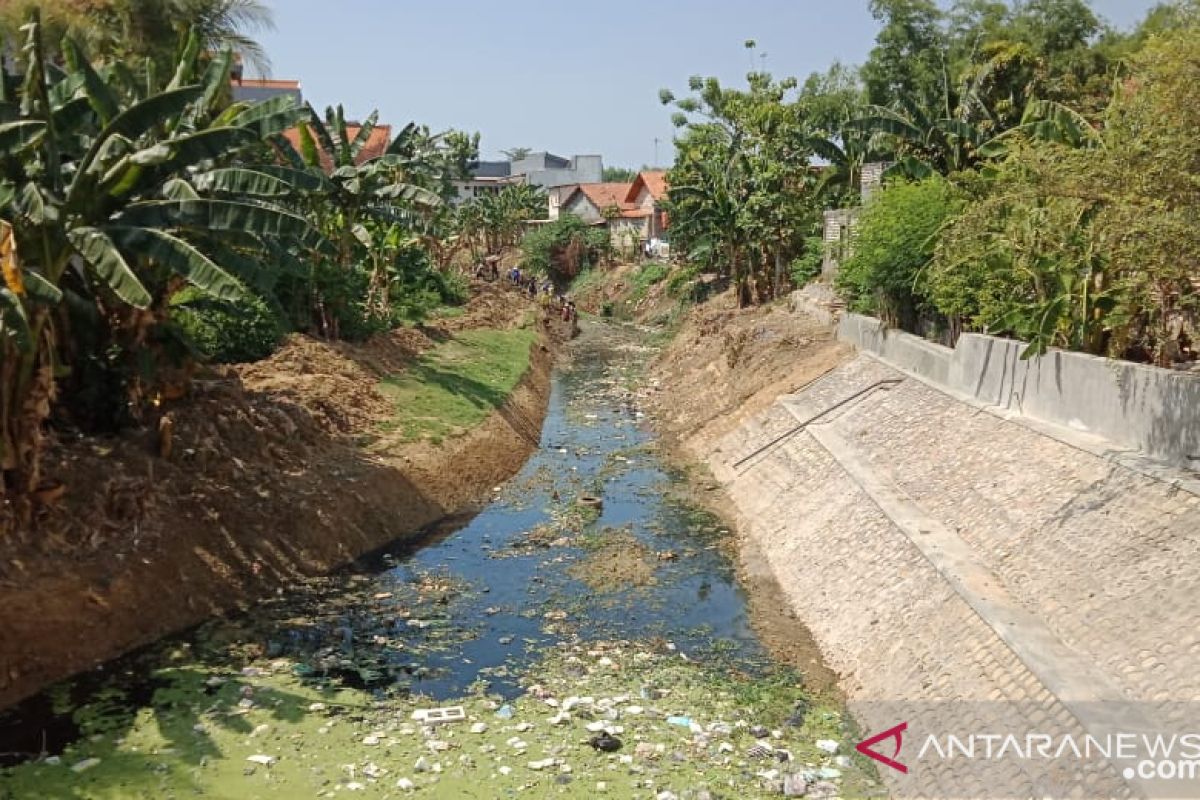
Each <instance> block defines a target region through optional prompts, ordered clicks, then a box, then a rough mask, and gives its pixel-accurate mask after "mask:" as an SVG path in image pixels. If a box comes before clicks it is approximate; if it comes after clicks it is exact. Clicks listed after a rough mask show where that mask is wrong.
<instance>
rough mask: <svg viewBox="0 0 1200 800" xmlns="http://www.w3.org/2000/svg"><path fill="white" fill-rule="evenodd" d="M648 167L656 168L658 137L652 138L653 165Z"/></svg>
mask: <svg viewBox="0 0 1200 800" xmlns="http://www.w3.org/2000/svg"><path fill="white" fill-rule="evenodd" d="M650 166H652V167H657V166H658V137H657V136H655V137H654V163H652V164H651V165H650Z"/></svg>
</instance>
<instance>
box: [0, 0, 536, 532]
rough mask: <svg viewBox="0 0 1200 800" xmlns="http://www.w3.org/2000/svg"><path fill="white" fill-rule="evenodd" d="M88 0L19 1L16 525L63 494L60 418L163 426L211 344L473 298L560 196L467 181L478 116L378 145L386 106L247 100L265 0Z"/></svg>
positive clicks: (260, 342)
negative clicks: (487, 265)
mask: <svg viewBox="0 0 1200 800" xmlns="http://www.w3.org/2000/svg"><path fill="white" fill-rule="evenodd" d="M90 5H94V6H95V8H94V9H91V10H90V11H89V12H88V13H86V14H85V13H82V12H81V11H80V9H79V7H78V4H72V3H48V4H42V3H17V4H13V5H10V6H6V7H5V9H4V10H3V11H2V12H0V34H2V35H3V36H4V37H5V39H6V40H7V41H9V42H10V43H11V46H10V47H9V48H8V53H9V55H8V56H6V57H5V61H4V69H3V70H0V263H2V265H3V276H4V281H3V284H2V285H0V377H2V380H0V386H2V389H0V471H2V475H3V479H2V480H0V500H3V504H2V505H3V511H2V512H0V515H2V516H3V522H4V525H5V527H8V526H11V525H17V526H28V525H29V524H30V523H31V522H32V521H33V520H34V518H35V516H36V512H37V509H38V508H39V507H40V506H41V505H43V504H45V503H47V502H53V500H54V499H55V498H56V497H57V496H58V495H59V494H61V487H59V486H58V485H57V483H56V480H55V477H54V476H53V475H47V474H44V472H43V470H42V468H41V458H40V457H41V454H42V452H43V450H44V449H45V446H46V442H47V440H48V437H53V436H62V435H76V434H97V433H99V434H106V433H112V432H116V431H120V430H122V429H125V428H129V427H144V428H148V429H152V428H153V427H154V426H156V425H157V424H159V420H160V418H161V416H162V413H163V411H164V404H166V403H169V402H171V401H173V400H176V399H178V398H180V397H182V396H183V395H184V394H186V393H187V391H188V387H189V384H190V382H191V380H192V378H193V377H194V376H195V375H196V371H197V367H198V365H200V364H203V363H204V362H205V361H209V360H217V361H222V362H236V361H252V360H257V359H260V358H264V357H266V356H268V355H270V354H271V353H272V352H273V351H274V350H275V349H276V347H277V346H278V345H279V344H280V342H281V341H282V340H283V338H284V336H285V335H286V334H287V333H288V332H291V331H298V332H302V333H307V334H309V335H313V336H316V337H319V338H322V339H326V340H339V339H345V340H362V339H366V338H367V337H369V336H371V335H373V334H376V333H380V332H385V331H388V330H389V329H392V328H395V327H397V326H402V325H405V324H409V323H411V322H413V321H419V320H420V319H421V318H422V317H423V316H425V315H426V314H427V313H429V312H430V311H431V310H433V309H435V308H438V307H441V306H445V305H454V304H459V303H461V302H463V301H464V300H465V299H466V294H467V288H466V286H467V277H466V276H467V269H466V267H465V266H464V265H465V263H466V262H465V259H467V258H468V256H470V257H474V258H478V257H481V256H482V255H484V254H487V253H496V252H499V251H500V250H502V249H503V248H505V247H509V246H512V245H513V244H514V243H515V242H516V240H517V238H518V236H519V233H520V226H521V221H522V220H523V219H525V218H527V217H529V216H531V215H533V214H534V213H535V211H537V210H538V209H540V208H541V207H543V206H544V202H545V201H544V196H542V195H540V194H539V193H537V192H536V191H534V190H532V189H530V188H529V187H513V188H512V189H511V190H506V191H505V192H502V193H500V194H499V195H495V196H489V197H484V198H480V199H479V200H477V201H473V202H468V203H464V204H462V205H460V206H454V205H453V204H452V203H451V202H450V200H451V198H452V195H453V192H454V186H453V181H454V180H455V179H457V178H460V177H462V176H463V175H464V174H465V172H466V169H467V165H468V164H469V163H470V162H471V161H472V160H473V159H475V158H477V156H478V142H479V137H478V134H468V133H465V132H460V131H446V132H443V133H435V132H433V131H431V130H430V129H429V128H428V127H425V126H422V125H418V124H415V123H411V124H408V125H406V126H404V127H402V128H400V129H399V130H398V132H396V133H395V134H394V135H393V136H391V138H390V139H389V141H388V142H387V143H386V148H385V149H384V150H383V152H381V153H378V154H376V153H374V152H365V151H364V149H365V147H366V145H367V143H368V141H369V140H370V139H371V137H372V135H373V133H375V132H376V129H377V128H378V127H379V125H380V123H379V120H378V115H377V114H374V113H373V114H371V115H369V116H368V117H367V118H366V119H365V120H363V121H361V122H353V121H351V120H348V119H347V118H346V115H345V113H344V111H343V110H342V108H341V107H331V108H328V109H326V110H325V111H324V112H321V113H319V112H317V111H316V110H315V109H313V108H312V107H311V106H298V105H297V104H296V102H295V101H294V100H293V99H292V98H291V97H277V98H273V99H270V100H267V101H264V102H258V103H250V102H235V101H234V99H233V98H232V96H231V91H230V75H231V72H232V71H233V70H234V69H240V63H241V59H242V58H246V59H249V60H256V59H257V60H259V61H262V60H264V59H265V55H264V54H263V53H262V51H261V48H259V47H258V46H257V45H256V44H255V42H254V41H253V39H251V38H250V36H249V33H252V32H253V31H254V30H257V29H258V28H261V27H262V26H265V25H269V23H270V14H269V12H268V11H267V10H266V9H265V8H264V7H263V6H261V5H260V4H258V3H254V2H243V1H242V0H195V2H180V3H150V4H144V3H139V4H127V3H122V2H116V1H115V0H114V1H113V2H97V3H93V4H90ZM43 16H44V18H43ZM147 31H151V32H154V33H155V35H154V36H149V35H147V36H142V35H141V33H145V32H147ZM139 32H140V33H139ZM135 34H137V35H135ZM85 45H86V46H85Z"/></svg>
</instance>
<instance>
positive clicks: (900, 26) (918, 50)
mask: <svg viewBox="0 0 1200 800" xmlns="http://www.w3.org/2000/svg"><path fill="white" fill-rule="evenodd" d="M870 9H871V15H872V16H873V17H875V19H876V20H878V21H879V22H880V23H881V24H882V26H883V27H882V28H881V29H880V31H879V34H878V36H877V37H876V39H875V47H874V48H873V49H872V50H871V53H870V55H869V56H868V57H867V61H866V63H865V64H863V67H862V78H863V82H864V84H865V85H866V89H867V98H868V100H869V101H870V102H871V103H873V104H875V105H878V106H889V105H891V104H893V103H895V102H896V101H898V100H901V99H907V100H908V102H915V103H919V104H920V103H925V104H928V103H930V102H933V100H934V98H936V97H937V96H938V94H939V93H940V92H941V90H942V88H943V72H944V69H945V67H946V60H947V57H948V53H947V41H946V37H945V35H944V33H943V31H942V27H941V25H942V21H943V18H944V17H943V14H942V12H941V11H940V10H939V9H938V7H937V5H936V4H935V3H934V2H933V0H871V3H870Z"/></svg>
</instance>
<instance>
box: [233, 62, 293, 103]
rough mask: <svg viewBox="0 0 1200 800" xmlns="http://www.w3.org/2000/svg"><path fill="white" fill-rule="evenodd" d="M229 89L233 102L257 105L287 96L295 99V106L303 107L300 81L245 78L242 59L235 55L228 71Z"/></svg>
mask: <svg viewBox="0 0 1200 800" xmlns="http://www.w3.org/2000/svg"><path fill="white" fill-rule="evenodd" d="M229 87H230V89H231V90H232V93H233V99H234V102H250V103H259V102H262V101H263V100H270V99H271V98H273V97H279V96H281V95H287V96H290V97H293V98H295V100H296V106H297V107H299V106H302V105H304V96H303V95H302V94H301V92H300V81H286V80H284V81H277V80H271V79H269V78H247V77H246V76H245V73H244V68H243V66H242V57H241V56H238V55H235V56H234V61H233V66H232V67H231V68H230V70H229Z"/></svg>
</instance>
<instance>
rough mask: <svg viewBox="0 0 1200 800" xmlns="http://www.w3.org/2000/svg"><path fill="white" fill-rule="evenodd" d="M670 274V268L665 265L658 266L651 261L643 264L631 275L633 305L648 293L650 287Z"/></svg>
mask: <svg viewBox="0 0 1200 800" xmlns="http://www.w3.org/2000/svg"><path fill="white" fill-rule="evenodd" d="M670 272H671V268H670V267H668V266H667V265H666V264H658V263H656V262H653V261H651V262H650V263H648V264H643V265H642V267H641V269H639V270H638V271H637V272H636V273H634V275H633V290H632V300H633V301H634V302H635V303H636V302H637V301H639V300H641V299H642V298H643V297H645V296H646V293H647V292H649V291H650V287H651V286H653V285H654V284H656V283H659V282H660V281H662V280H663V279H665V278H666V277H667V275H668V274H669V273H670Z"/></svg>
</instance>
